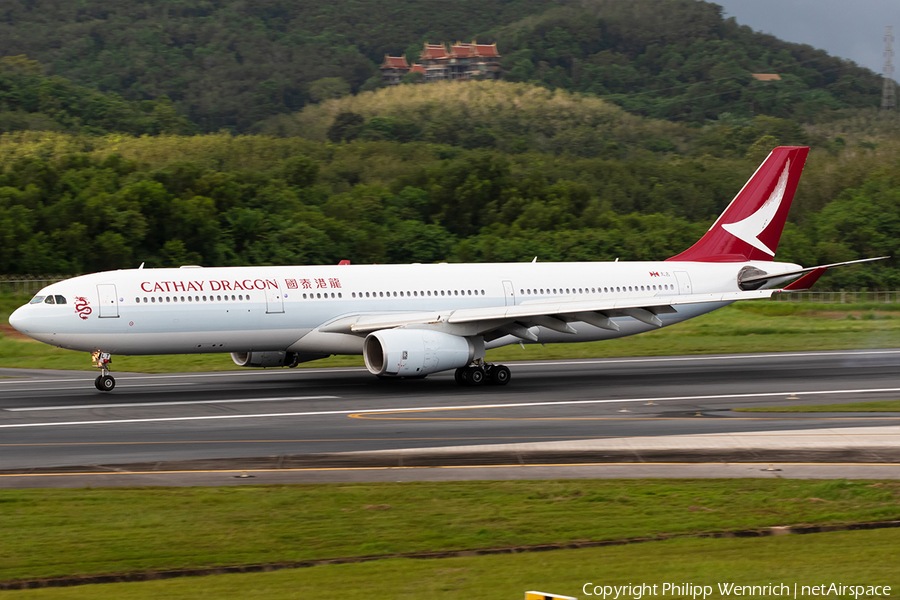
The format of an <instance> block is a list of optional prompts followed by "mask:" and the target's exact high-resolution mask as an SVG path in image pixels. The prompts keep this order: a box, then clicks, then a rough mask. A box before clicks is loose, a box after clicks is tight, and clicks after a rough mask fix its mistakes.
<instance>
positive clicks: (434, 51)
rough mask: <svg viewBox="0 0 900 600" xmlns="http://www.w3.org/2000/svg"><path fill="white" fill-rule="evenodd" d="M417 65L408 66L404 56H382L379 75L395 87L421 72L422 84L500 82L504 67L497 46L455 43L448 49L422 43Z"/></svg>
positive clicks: (443, 46) (439, 45)
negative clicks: (413, 74) (471, 81)
mask: <svg viewBox="0 0 900 600" xmlns="http://www.w3.org/2000/svg"><path fill="white" fill-rule="evenodd" d="M419 61H420V62H419V63H415V64H413V65H410V64H409V63H408V62H406V58H405V57H403V56H388V55H385V56H384V62H383V63H382V65H381V74H382V76H383V77H384V80H385V82H386V83H388V84H389V85H397V84H398V83H400V80H401V79H403V76H404V75H406V74H407V73H415V72H419V73H424V74H425V79H424V81H425V82H431V81H443V80H445V79H453V80H463V81H466V80H470V79H500V77H501V76H502V75H503V68H502V67H501V66H500V54H499V53H498V52H497V44H496V43H495V44H478V43H476V42H474V41H473V42H472V43H471V44H464V43H462V42H456V43H455V44H453V45H452V46H450V47H449V48H448V47H447V46H445V45H444V44H428V43H426V44H425V47H424V48H423V50H422V53H421V54H420V55H419Z"/></svg>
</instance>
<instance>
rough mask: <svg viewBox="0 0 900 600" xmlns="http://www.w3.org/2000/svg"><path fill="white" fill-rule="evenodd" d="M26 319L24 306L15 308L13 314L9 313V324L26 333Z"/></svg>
mask: <svg viewBox="0 0 900 600" xmlns="http://www.w3.org/2000/svg"><path fill="white" fill-rule="evenodd" d="M28 320H29V319H28V317H27V316H26V315H25V307H24V306H22V307H20V308H17V309H16V310H15V311H13V314H11V315H9V324H10V325H12V326H13V328H15V330H16V331H18V332H19V333H25V334H27V333H28Z"/></svg>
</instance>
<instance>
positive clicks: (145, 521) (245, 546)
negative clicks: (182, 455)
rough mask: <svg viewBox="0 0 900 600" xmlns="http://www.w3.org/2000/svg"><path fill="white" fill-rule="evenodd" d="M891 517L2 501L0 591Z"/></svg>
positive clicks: (705, 503)
mask: <svg viewBox="0 0 900 600" xmlns="http://www.w3.org/2000/svg"><path fill="white" fill-rule="evenodd" d="M898 518H900V482H876V483H871V482H848V481H824V482H822V481H801V480H755V479H753V480H750V479H748V480H672V481H657V480H653V481H642V480H603V481H590V480H589V481H499V482H487V483H485V482H444V483H433V482H416V483H394V484H384V483H382V484H378V483H374V484H340V485H281V486H251V485H248V486H239V487H222V488H199V487H198V488H135V489H81V490H69V489H58V490H6V491H2V492H0V523H3V530H4V531H3V536H2V542H0V580H14V579H33V578H42V577H56V576H67V575H68V576H72V575H82V574H97V573H122V572H131V571H140V570H166V569H181V568H203V567H215V566H227V565H241V564H256V563H277V562H299V561H304V560H323V559H328V558H337V557H354V556H374V555H391V554H410V553H417V552H441V551H453V550H464V549H480V548H496V547H504V546H525V545H538V544H545V543H566V542H578V541H589V540H596V541H600V540H616V539H626V538H640V537H655V536H659V535H684V534H694V533H699V532H715V531H727V530H746V529H759V528H767V527H773V526H780V525H791V524H801V523H806V524H817V525H826V524H841V523H854V522H864V521H888V520H896V519H898Z"/></svg>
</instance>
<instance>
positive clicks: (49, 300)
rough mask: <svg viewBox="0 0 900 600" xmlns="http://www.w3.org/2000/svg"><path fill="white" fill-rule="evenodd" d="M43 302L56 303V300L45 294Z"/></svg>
mask: <svg viewBox="0 0 900 600" xmlns="http://www.w3.org/2000/svg"><path fill="white" fill-rule="evenodd" d="M44 304H56V301H55V300H54V299H53V296H47V299H46V300H44Z"/></svg>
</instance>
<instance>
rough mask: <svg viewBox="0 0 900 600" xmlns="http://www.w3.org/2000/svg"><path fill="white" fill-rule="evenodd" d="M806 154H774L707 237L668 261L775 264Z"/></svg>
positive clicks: (793, 150) (782, 150) (788, 150)
mask: <svg viewBox="0 0 900 600" xmlns="http://www.w3.org/2000/svg"><path fill="white" fill-rule="evenodd" d="M807 154H809V148H805V147H779V148H775V149H774V150H772V153H771V154H769V156H768V157H767V158H766V160H765V161H763V164H762V165H760V167H759V168H758V169H757V170H756V173H754V174H753V177H751V178H750V180H749V181H748V182H747V183H745V184H744V187H743V188H741V191H740V192H738V195H737V196H735V197H734V200H732V201H731V204H729V205H728V208H726V209H725V212H723V213H722V214H721V216H720V217H719V218H718V219H717V220H716V222H715V223H713V226H712V227H710V228H709V231H707V232H706V235H704V236H703V237H702V238H700V241H699V242H697V243H696V244H694V245H693V246H691V247H690V248H688V249H687V250H685V251H684V252H682V253H681V254H679V255H677V256H673V257H672V258H670V259H669V260H689V261H695V262H744V261H748V260H772V259H773V258H774V257H775V250H776V249H777V248H778V240H779V239H780V238H781V232H782V230H783V229H784V222H785V220H786V219H787V214H788V211H789V210H790V209H791V201H792V200H793V199H794V191H795V190H796V189H797V182H798V181H800V173H801V172H802V171H803V165H804V163H806V155H807Z"/></svg>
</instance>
